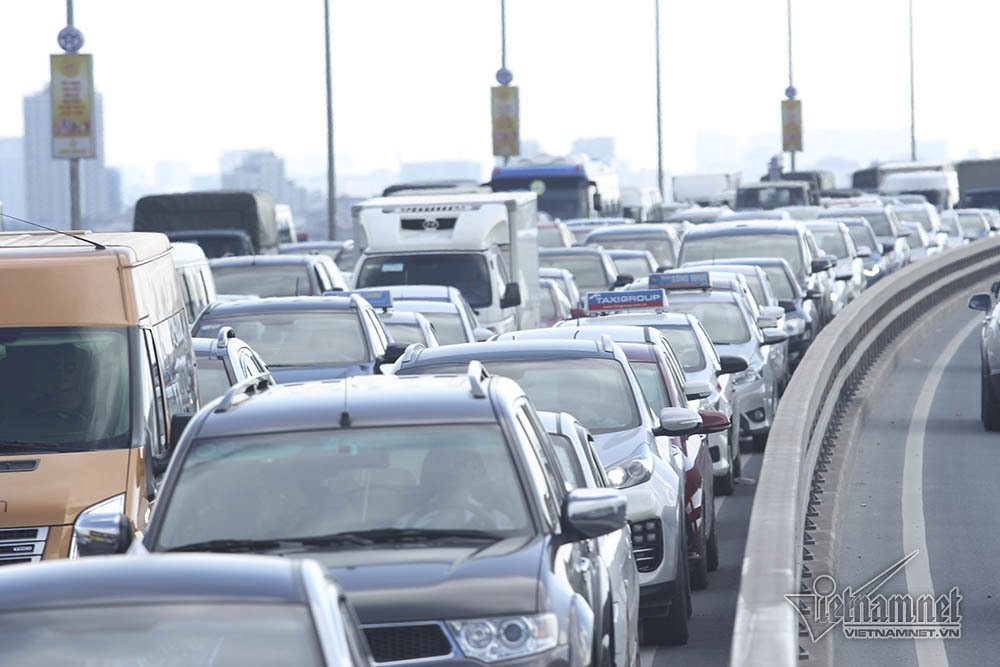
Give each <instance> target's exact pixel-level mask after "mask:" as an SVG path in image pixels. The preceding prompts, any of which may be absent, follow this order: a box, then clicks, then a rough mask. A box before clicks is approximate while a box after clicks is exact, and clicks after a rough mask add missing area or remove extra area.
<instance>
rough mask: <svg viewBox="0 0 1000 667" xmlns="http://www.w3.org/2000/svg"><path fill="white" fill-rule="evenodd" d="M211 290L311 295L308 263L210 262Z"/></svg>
mask: <svg viewBox="0 0 1000 667" xmlns="http://www.w3.org/2000/svg"><path fill="white" fill-rule="evenodd" d="M212 277H213V278H215V291H216V292H218V293H219V294H246V295H248V296H259V297H269V296H312V295H313V287H312V284H311V283H310V282H309V267H308V266H307V265H305V264H297V265H293V266H267V265H262V264H256V265H246V266H213V267H212Z"/></svg>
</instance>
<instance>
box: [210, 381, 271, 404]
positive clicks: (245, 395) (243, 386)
mask: <svg viewBox="0 0 1000 667" xmlns="http://www.w3.org/2000/svg"><path fill="white" fill-rule="evenodd" d="M275 384H276V383H275V381H274V378H273V377H271V374H270V373H261V374H260V375H255V376H253V377H251V378H247V379H246V380H243V382H238V383H236V384H234V385H233V386H232V387H230V388H229V391H227V392H226V393H225V395H224V396H223V397H222V400H221V401H220V402H219V404H218V405H217V406H216V407H215V410H214V411H213V412H226V411H228V410H230V409H231V408H233V407H234V406H236V405H239V404H240V403H242V402H243V401H245V400H247V399H249V398H250V397H251V396H255V395H257V394H260V393H262V392H264V391H267V390H268V389H270V388H271V387H274V386H275Z"/></svg>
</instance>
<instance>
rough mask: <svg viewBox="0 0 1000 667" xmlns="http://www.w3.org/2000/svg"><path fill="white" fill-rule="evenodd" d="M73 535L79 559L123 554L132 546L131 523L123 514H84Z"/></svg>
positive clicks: (74, 528) (78, 521)
mask: <svg viewBox="0 0 1000 667" xmlns="http://www.w3.org/2000/svg"><path fill="white" fill-rule="evenodd" d="M73 534H74V536H75V537H76V549H77V553H78V554H79V555H80V556H81V557H82V556H111V555H114V554H123V553H125V552H126V551H128V548H129V547H130V546H131V545H132V537H133V531H132V522H131V521H130V520H129V518H128V517H127V516H125V515H124V514H95V515H93V516H89V515H86V514H84V515H83V516H81V517H80V518H79V519H78V520H77V522H76V525H75V526H74V527H73Z"/></svg>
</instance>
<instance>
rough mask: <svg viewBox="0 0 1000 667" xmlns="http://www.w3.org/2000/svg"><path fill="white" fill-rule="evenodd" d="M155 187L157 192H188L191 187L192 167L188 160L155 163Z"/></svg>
mask: <svg viewBox="0 0 1000 667" xmlns="http://www.w3.org/2000/svg"><path fill="white" fill-rule="evenodd" d="M153 188H154V189H155V190H156V191H157V192H187V191H188V190H190V189H191V169H190V168H189V167H188V166H187V163H186V162H178V161H172V162H157V163H156V164H154V165H153Z"/></svg>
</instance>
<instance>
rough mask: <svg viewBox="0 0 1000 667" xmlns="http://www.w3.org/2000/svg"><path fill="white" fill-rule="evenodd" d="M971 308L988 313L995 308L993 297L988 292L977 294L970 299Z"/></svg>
mask: <svg viewBox="0 0 1000 667" xmlns="http://www.w3.org/2000/svg"><path fill="white" fill-rule="evenodd" d="M969 308H971V309H972V310H981V311H983V312H986V313H988V312H989V311H990V309H991V308H993V297H992V296H991V295H989V294H987V293H986V292H977V293H976V294H973V295H972V296H971V297H969Z"/></svg>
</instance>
